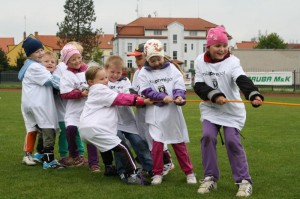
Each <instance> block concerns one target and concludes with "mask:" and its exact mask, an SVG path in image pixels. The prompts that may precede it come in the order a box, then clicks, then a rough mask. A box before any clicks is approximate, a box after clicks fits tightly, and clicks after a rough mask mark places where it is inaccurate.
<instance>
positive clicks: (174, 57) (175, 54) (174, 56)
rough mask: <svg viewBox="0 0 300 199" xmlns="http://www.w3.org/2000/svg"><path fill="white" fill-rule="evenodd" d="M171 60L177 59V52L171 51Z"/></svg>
mask: <svg viewBox="0 0 300 199" xmlns="http://www.w3.org/2000/svg"><path fill="white" fill-rule="evenodd" d="M173 59H177V51H173Z"/></svg>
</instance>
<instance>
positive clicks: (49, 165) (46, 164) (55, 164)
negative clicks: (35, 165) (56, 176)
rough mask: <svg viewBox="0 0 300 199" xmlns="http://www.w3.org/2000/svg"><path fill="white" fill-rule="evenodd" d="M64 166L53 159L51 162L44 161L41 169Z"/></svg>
mask: <svg viewBox="0 0 300 199" xmlns="http://www.w3.org/2000/svg"><path fill="white" fill-rule="evenodd" d="M63 168H64V167H63V166H62V165H60V164H59V163H58V161H57V160H53V161H52V162H46V161H45V162H44V163H43V169H63Z"/></svg>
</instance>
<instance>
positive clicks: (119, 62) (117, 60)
mask: <svg viewBox="0 0 300 199" xmlns="http://www.w3.org/2000/svg"><path fill="white" fill-rule="evenodd" d="M112 66H116V67H119V68H121V69H123V68H125V64H124V61H123V59H122V58H121V57H120V56H118V55H111V56H109V57H108V59H107V60H106V62H105V64H104V68H105V69H108V68H109V67H112Z"/></svg>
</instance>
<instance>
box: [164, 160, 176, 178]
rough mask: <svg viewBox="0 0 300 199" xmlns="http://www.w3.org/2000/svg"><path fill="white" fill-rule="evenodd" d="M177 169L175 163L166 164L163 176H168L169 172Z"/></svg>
mask: <svg viewBox="0 0 300 199" xmlns="http://www.w3.org/2000/svg"><path fill="white" fill-rule="evenodd" d="M173 169H175V165H174V164H173V162H171V163H167V164H164V170H163V174H162V175H163V176H165V175H167V174H168V173H169V171H171V170H173Z"/></svg>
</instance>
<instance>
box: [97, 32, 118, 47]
mask: <svg viewBox="0 0 300 199" xmlns="http://www.w3.org/2000/svg"><path fill="white" fill-rule="evenodd" d="M113 38H114V35H113V34H103V35H100V37H99V40H100V44H99V48H100V49H112V46H113V45H112V40H113Z"/></svg>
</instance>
